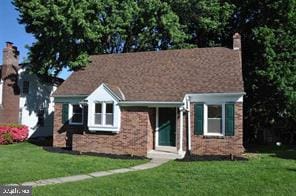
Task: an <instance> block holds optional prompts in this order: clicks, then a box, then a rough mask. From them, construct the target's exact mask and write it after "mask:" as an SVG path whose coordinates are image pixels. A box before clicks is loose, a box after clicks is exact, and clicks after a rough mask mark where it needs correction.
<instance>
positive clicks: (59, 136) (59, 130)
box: [53, 103, 87, 148]
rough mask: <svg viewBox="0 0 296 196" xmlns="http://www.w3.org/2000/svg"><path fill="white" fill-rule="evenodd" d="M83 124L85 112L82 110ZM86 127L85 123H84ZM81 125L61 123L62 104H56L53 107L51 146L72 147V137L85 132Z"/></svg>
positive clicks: (84, 127)
mask: <svg viewBox="0 0 296 196" xmlns="http://www.w3.org/2000/svg"><path fill="white" fill-rule="evenodd" d="M84 117H85V118H84V122H86V117H87V110H86V109H84ZM84 124H85V125H86V123H84ZM85 125H83V126H81V125H75V126H73V125H69V124H68V123H66V124H63V123H62V104H61V103H56V104H55V106H54V127H53V130H54V131H53V146H55V147H68V148H71V147H72V135H73V134H74V133H82V132H83V131H85V130H86V126H85Z"/></svg>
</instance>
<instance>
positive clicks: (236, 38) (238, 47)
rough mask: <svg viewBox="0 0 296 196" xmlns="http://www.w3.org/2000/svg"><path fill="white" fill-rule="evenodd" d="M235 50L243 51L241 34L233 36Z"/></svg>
mask: <svg viewBox="0 0 296 196" xmlns="http://www.w3.org/2000/svg"><path fill="white" fill-rule="evenodd" d="M232 38H233V50H241V48H242V46H241V35H240V34H239V33H235V34H234V35H233V37H232Z"/></svg>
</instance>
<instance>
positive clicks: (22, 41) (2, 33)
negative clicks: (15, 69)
mask: <svg viewBox="0 0 296 196" xmlns="http://www.w3.org/2000/svg"><path fill="white" fill-rule="evenodd" d="M18 17H19V14H18V11H17V10H16V9H15V7H14V6H13V5H12V4H11V0H1V1H0V48H1V51H2V48H4V47H5V42H7V41H10V42H12V43H13V44H14V45H15V46H16V47H17V48H18V50H19V51H20V57H19V59H20V63H21V62H23V61H24V60H25V59H27V53H28V50H27V49H26V48H25V46H26V45H31V44H32V43H33V42H34V41H35V38H34V36H33V35H32V34H29V33H26V30H25V26H24V25H21V24H19V23H18V20H17V19H18ZM0 56H1V57H0V58H1V59H0V64H2V62H3V55H2V54H1V55H0ZM70 74H71V73H70V72H68V71H67V70H63V71H62V72H61V73H60V74H59V77H61V78H63V79H66V78H67V77H69V75H70Z"/></svg>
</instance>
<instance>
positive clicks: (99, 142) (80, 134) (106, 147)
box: [53, 104, 155, 156]
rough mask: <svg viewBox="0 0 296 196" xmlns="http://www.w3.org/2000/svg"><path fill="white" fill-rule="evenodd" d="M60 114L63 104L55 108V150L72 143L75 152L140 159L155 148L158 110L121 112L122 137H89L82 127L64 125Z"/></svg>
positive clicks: (122, 110) (138, 109)
mask: <svg viewBox="0 0 296 196" xmlns="http://www.w3.org/2000/svg"><path fill="white" fill-rule="evenodd" d="M61 114H62V104H56V105H55V118H54V123H55V125H54V138H53V140H54V143H53V145H54V146H55V147H67V146H68V145H69V144H71V143H72V144H71V145H72V150H74V151H80V152H95V153H104V154H132V155H137V156H146V155H147V152H148V151H149V150H152V148H153V137H154V135H153V130H154V129H155V128H154V126H155V109H153V108H145V107H130V108H125V107H124V108H121V128H120V131H119V133H109V132H96V133H90V132H88V131H87V128H86V127H83V126H69V125H63V124H62V117H61ZM84 124H86V122H85V123H84ZM70 140H71V141H70ZM68 147H69V146H68Z"/></svg>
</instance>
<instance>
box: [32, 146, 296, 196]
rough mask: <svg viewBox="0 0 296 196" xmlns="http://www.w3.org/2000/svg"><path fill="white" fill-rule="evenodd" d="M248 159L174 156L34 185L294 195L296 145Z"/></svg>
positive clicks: (68, 190) (55, 189)
mask: <svg viewBox="0 0 296 196" xmlns="http://www.w3.org/2000/svg"><path fill="white" fill-rule="evenodd" d="M249 157H250V158H249V160H248V161H192V162H185V161H183V162H182V161H171V162H169V163H166V164H165V165H162V166H160V167H158V168H154V169H150V170H145V171H137V172H130V173H125V174H117V175H113V176H107V177H102V178H97V179H91V180H85V181H80V182H73V183H66V184H59V185H50V186H44V187H37V188H34V189H33V194H34V195H42V196H46V195H65V196H67V195H83V196H88V195H295V194H296V150H295V149H294V150H293V149H290V150H287V149H286V150H279V151H273V152H264V153H258V154H257V153H256V154H250V155H249Z"/></svg>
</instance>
